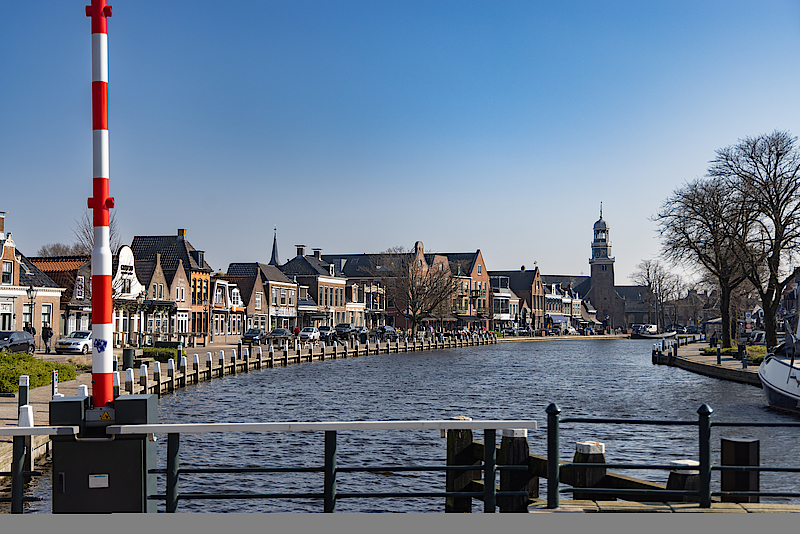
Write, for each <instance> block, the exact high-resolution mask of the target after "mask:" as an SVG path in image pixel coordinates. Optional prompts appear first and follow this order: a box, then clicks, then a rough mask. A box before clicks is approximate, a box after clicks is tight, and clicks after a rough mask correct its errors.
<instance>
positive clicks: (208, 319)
mask: <svg viewBox="0 0 800 534" xmlns="http://www.w3.org/2000/svg"><path fill="white" fill-rule="evenodd" d="M208 310H209V306H208V299H203V311H204V312H205V314H206V315H205V323H206V332H205V334H206V335H205V337H206V339H208V341H209V342H213V341H214V337H213V334H214V331H213V330H212V329H211V317H209V315H208ZM209 332H211V336H210V337H209Z"/></svg>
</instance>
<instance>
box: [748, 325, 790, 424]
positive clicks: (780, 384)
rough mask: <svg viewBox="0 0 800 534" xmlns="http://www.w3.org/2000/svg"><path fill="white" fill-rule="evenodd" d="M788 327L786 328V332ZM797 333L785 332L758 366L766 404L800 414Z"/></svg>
mask: <svg viewBox="0 0 800 534" xmlns="http://www.w3.org/2000/svg"><path fill="white" fill-rule="evenodd" d="M799 327H800V323H799ZM788 331H789V329H788V328H787V332H788ZM798 334H800V332H798V333H795V334H794V335H793V334H787V335H786V338H785V340H784V342H783V343H781V344H780V345H778V346H777V347H775V348H774V349H773V350H772V351H771V352H770V353H769V354H767V357H766V358H764V361H763V362H761V365H760V366H759V367H758V378H759V379H760V380H761V389H762V390H763V391H764V395H765V396H766V398H767V404H769V406H770V407H771V408H775V409H777V410H782V411H787V412H792V413H796V414H800V361H798V360H799V359H798V358H797V356H798V355H800V345H798V341H797V339H798Z"/></svg>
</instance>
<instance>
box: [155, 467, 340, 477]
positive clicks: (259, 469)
mask: <svg viewBox="0 0 800 534" xmlns="http://www.w3.org/2000/svg"><path fill="white" fill-rule="evenodd" d="M324 469H325V468H324V467H181V468H179V469H178V474H179V475H183V474H187V475H188V474H202V473H207V474H211V473H221V474H225V473H321V472H322V471H323V470H324ZM147 472H148V473H153V474H156V475H163V474H166V473H167V469H149V470H148V471H147Z"/></svg>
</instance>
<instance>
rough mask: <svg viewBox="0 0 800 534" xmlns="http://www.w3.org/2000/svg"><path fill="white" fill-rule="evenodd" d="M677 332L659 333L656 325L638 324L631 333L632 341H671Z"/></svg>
mask: <svg viewBox="0 0 800 534" xmlns="http://www.w3.org/2000/svg"><path fill="white" fill-rule="evenodd" d="M675 335H676V332H675V331H674V330H673V331H672V332H662V333H660V334H659V333H658V327H657V326H656V325H654V324H638V325H634V328H633V331H632V332H631V339H669V338H672V337H675Z"/></svg>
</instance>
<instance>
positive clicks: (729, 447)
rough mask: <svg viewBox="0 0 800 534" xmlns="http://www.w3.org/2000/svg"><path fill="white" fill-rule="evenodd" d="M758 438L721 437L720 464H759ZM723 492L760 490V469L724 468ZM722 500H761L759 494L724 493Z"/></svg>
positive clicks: (721, 482)
mask: <svg viewBox="0 0 800 534" xmlns="http://www.w3.org/2000/svg"><path fill="white" fill-rule="evenodd" d="M759 448H760V443H759V441H758V440H749V439H730V438H721V439H720V464H721V465H723V466H748V467H757V466H758V465H759ZM720 485H721V489H722V491H723V492H736V491H758V488H759V472H758V471H734V470H730V469H723V470H722V472H721V480H720ZM722 502H759V497H758V495H723V496H722Z"/></svg>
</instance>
